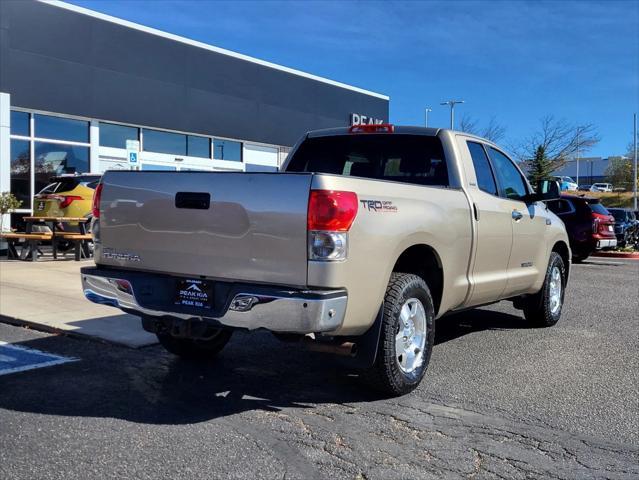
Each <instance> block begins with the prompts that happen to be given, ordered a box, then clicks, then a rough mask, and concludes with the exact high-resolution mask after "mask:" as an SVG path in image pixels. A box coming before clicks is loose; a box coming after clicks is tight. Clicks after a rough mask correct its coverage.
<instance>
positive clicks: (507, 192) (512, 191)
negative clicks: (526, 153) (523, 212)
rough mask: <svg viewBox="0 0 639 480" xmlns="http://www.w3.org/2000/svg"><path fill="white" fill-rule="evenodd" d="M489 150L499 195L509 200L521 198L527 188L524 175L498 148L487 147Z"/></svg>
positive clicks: (526, 191) (525, 193)
mask: <svg viewBox="0 0 639 480" xmlns="http://www.w3.org/2000/svg"><path fill="white" fill-rule="evenodd" d="M489 152H490V158H491V160H492V161H493V165H494V166H495V170H496V173H497V179H498V180H499V187H500V189H501V196H502V197H506V198H509V199H511V200H523V199H524V197H525V196H526V195H527V194H528V190H527V188H526V182H525V181H524V177H522V176H521V173H519V170H518V169H517V167H515V164H514V163H513V162H512V161H511V160H510V158H508V157H507V156H506V155H504V154H503V153H501V152H500V151H499V150H495V149H494V148H492V147H489Z"/></svg>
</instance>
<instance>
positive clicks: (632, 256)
mask: <svg viewBox="0 0 639 480" xmlns="http://www.w3.org/2000/svg"><path fill="white" fill-rule="evenodd" d="M592 256H593V257H600V258H627V259H629V260H639V252H593V253H592Z"/></svg>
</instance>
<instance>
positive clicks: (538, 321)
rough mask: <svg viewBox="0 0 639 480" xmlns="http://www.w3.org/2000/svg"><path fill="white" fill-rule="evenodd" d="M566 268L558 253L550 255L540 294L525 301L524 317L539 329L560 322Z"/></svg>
mask: <svg viewBox="0 0 639 480" xmlns="http://www.w3.org/2000/svg"><path fill="white" fill-rule="evenodd" d="M565 289H566V267H565V265H564V261H563V259H562V258H561V255H559V254H558V253H557V252H552V253H551V254H550V260H549V261H548V268H547V270H546V278H545V280H544V284H543V285H542V287H541V290H540V291H539V293H537V294H535V295H531V296H530V297H528V298H527V299H526V300H525V304H524V316H525V317H526V320H528V322H530V323H531V324H533V325H535V326H538V327H551V326H553V325H554V324H556V323H557V322H558V321H559V317H561V309H562V308H563V305H564V291H565Z"/></svg>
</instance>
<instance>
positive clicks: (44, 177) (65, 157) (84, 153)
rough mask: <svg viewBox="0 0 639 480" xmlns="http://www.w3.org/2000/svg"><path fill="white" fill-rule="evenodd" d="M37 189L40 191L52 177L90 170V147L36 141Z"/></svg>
mask: <svg viewBox="0 0 639 480" xmlns="http://www.w3.org/2000/svg"><path fill="white" fill-rule="evenodd" d="M34 165H35V190H36V192H39V191H40V190H42V189H43V188H44V187H46V186H47V185H48V184H49V183H50V181H49V180H50V179H51V177H53V176H55V175H60V174H63V173H86V172H88V171H89V147H78V146H74V145H59V144H56V143H48V142H35V161H34Z"/></svg>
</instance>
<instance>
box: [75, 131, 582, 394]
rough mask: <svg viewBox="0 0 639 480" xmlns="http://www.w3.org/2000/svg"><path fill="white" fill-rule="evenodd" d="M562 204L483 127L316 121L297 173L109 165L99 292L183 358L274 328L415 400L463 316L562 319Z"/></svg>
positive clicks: (296, 155) (98, 216) (102, 194)
mask: <svg viewBox="0 0 639 480" xmlns="http://www.w3.org/2000/svg"><path fill="white" fill-rule="evenodd" d="M556 198H559V186H558V184H557V183H556V182H552V181H544V182H540V183H539V185H537V186H536V188H535V189H533V188H531V185H529V183H528V182H527V180H526V177H525V176H524V175H523V174H522V172H521V170H520V169H519V168H518V166H517V164H516V163H515V162H513V161H512V160H511V159H510V158H509V157H508V155H507V154H506V153H505V152H504V151H503V150H502V149H500V148H499V147H498V146H497V145H495V144H493V143H491V142H489V141H487V140H485V139H482V138H478V137H475V136H472V135H469V134H466V133H461V132H456V131H451V130H444V129H434V128H419V127H395V126H393V125H390V124H382V125H361V126H354V127H351V128H337V129H328V130H318V131H311V132H308V133H307V134H305V135H304V136H303V138H302V139H301V140H300V141H299V142H298V143H297V145H296V146H295V147H294V148H293V150H292V151H291V153H290V154H289V156H288V158H287V160H286V161H285V163H284V165H283V166H282V171H281V172H274V173H242V172H202V171H198V172H193V171H182V172H166V171H108V172H106V173H105V174H104V175H103V177H102V180H101V183H100V184H99V186H98V187H97V190H96V194H95V196H94V208H93V216H94V220H93V229H92V232H93V235H94V242H95V250H94V254H95V264H96V265H95V266H94V267H85V268H83V269H82V273H81V276H82V285H83V289H84V294H85V296H86V297H87V298H88V299H89V300H91V301H93V302H97V303H100V304H106V305H112V306H114V307H117V308H120V309H121V310H123V311H125V312H128V313H131V314H134V315H137V316H139V317H141V319H142V325H143V327H144V329H145V330H147V331H149V332H153V333H155V334H156V335H157V338H158V340H159V342H160V343H161V344H162V345H163V346H164V347H165V348H166V349H167V350H168V351H169V352H171V353H173V354H176V355H179V356H181V357H185V358H188V359H200V360H206V359H210V358H212V357H214V356H215V355H217V354H218V353H219V352H220V351H221V350H222V348H223V347H224V346H225V344H226V343H227V342H228V341H229V339H230V338H231V335H232V334H233V332H234V331H235V330H238V329H242V330H256V329H265V330H268V331H270V332H273V333H274V334H275V335H276V336H277V337H278V338H280V339H282V340H285V341H299V342H300V343H302V344H304V345H307V346H308V347H309V348H311V349H314V350H320V351H326V352H333V353H336V354H340V355H342V358H344V359H348V360H349V361H351V362H352V363H351V365H353V366H354V367H355V368H358V369H359V371H360V372H361V375H360V376H361V378H363V379H364V380H365V381H366V382H368V383H369V384H371V385H372V386H374V387H376V388H378V389H381V390H383V391H384V392H386V393H387V394H389V395H402V394H405V393H407V392H409V391H411V390H413V389H414V388H415V387H416V386H417V385H418V384H419V383H420V381H421V379H422V377H423V376H424V373H425V371H426V368H427V366H428V363H429V360H430V357H431V353H432V350H433V340H434V335H435V320H438V319H439V318H440V317H443V316H445V315H446V314H449V313H451V312H458V311H461V310H464V309H468V308H472V307H477V306H480V305H486V304H490V303H494V302H498V301H500V300H510V301H512V302H513V304H514V306H515V307H516V308H518V309H520V310H523V314H524V317H525V319H526V321H528V322H530V323H531V324H534V325H536V326H543V327H547V326H551V325H554V324H555V323H556V322H557V321H558V320H559V317H560V315H561V311H562V306H563V303H564V292H565V289H566V284H567V281H568V273H569V268H570V257H571V253H570V248H569V243H568V237H567V235H566V231H565V228H564V225H563V223H562V222H561V220H559V219H558V217H557V216H555V215H554V214H553V213H552V212H551V211H549V210H548V208H547V207H546V205H545V203H544V201H547V200H552V199H556ZM442 321H445V319H444V320H442ZM522 321H523V320H522Z"/></svg>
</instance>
